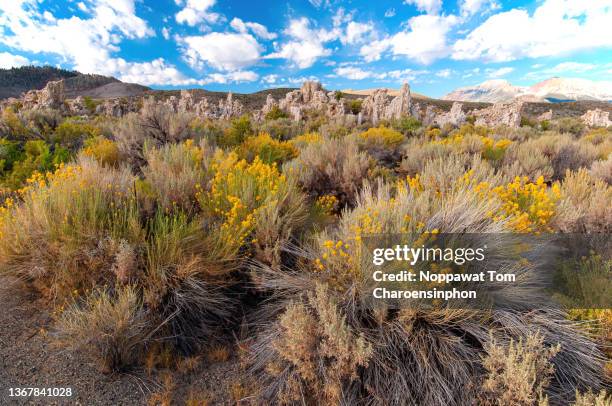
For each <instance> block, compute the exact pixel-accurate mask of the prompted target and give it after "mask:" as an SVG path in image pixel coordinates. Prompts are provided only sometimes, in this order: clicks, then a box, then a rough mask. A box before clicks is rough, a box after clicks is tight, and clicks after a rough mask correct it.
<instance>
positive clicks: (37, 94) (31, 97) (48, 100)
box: [22, 80, 66, 109]
mask: <svg viewBox="0 0 612 406" xmlns="http://www.w3.org/2000/svg"><path fill="white" fill-rule="evenodd" d="M65 99H66V95H65V93H64V81H63V80H57V81H52V82H48V83H47V85H46V86H45V87H44V88H43V89H41V90H30V91H29V92H27V93H25V94H24V95H23V97H22V101H23V106H24V107H25V108H27V109H62V108H63V107H64V100H65Z"/></svg>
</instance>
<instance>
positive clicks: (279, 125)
mask: <svg viewBox="0 0 612 406" xmlns="http://www.w3.org/2000/svg"><path fill="white" fill-rule="evenodd" d="M256 132H260V133H262V132H263V133H267V134H270V136H271V137H272V138H274V139H277V140H289V139H291V138H294V137H296V136H298V135H299V134H301V133H302V132H304V125H303V123H302V122H300V121H294V120H292V119H290V118H279V119H277V120H271V121H270V120H266V121H264V122H263V123H261V124H260V125H259V127H258V131H252V132H251V133H256ZM251 133H250V134H251Z"/></svg>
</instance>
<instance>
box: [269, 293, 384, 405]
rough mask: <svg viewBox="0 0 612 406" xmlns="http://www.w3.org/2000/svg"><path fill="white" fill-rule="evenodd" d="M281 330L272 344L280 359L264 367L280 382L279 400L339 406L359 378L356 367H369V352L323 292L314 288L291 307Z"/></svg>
mask: <svg viewBox="0 0 612 406" xmlns="http://www.w3.org/2000/svg"><path fill="white" fill-rule="evenodd" d="M279 327H280V331H279V332H278V338H276V340H275V342H274V344H273V345H274V348H275V350H276V352H277V353H278V359H277V360H274V362H273V363H272V364H270V365H268V367H267V370H268V371H269V372H271V373H272V374H276V375H277V376H282V381H281V386H280V387H279V388H278V389H277V391H278V394H276V396H277V397H278V400H279V401H280V402H281V403H283V404H290V403H293V402H297V401H302V402H303V401H304V400H306V399H317V400H319V401H324V402H326V403H330V404H340V403H342V401H343V400H345V398H344V396H345V394H344V393H343V392H344V387H345V386H346V385H348V384H350V382H351V381H353V380H355V379H356V378H357V374H356V371H357V369H358V368H359V367H363V366H366V365H367V362H368V360H369V358H370V357H371V355H372V347H371V345H370V344H369V343H368V342H367V341H366V340H365V338H364V337H363V335H356V334H355V333H354V332H353V331H352V330H351V328H350V327H349V326H348V325H347V323H346V320H345V318H344V316H342V314H341V313H340V312H339V310H338V308H337V305H336V303H334V301H333V298H332V297H330V295H329V294H328V292H327V291H326V288H325V287H324V286H323V285H318V286H317V287H316V289H315V291H314V292H313V293H311V294H309V295H308V296H307V298H304V299H303V301H301V302H298V303H290V304H289V305H288V306H287V308H286V309H285V311H284V313H283V314H282V315H281V316H280V318H279ZM305 394H308V395H306V396H305Z"/></svg>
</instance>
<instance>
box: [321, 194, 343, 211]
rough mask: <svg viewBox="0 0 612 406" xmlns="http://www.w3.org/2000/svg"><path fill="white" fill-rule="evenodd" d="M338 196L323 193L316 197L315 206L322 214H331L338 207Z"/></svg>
mask: <svg viewBox="0 0 612 406" xmlns="http://www.w3.org/2000/svg"><path fill="white" fill-rule="evenodd" d="M338 204H339V201H338V198H337V197H336V196H334V195H323V196H319V197H318V198H317V201H316V202H315V207H316V208H318V209H320V210H321V211H322V212H323V213H324V214H327V215H330V214H333V213H334V211H335V210H337V209H338Z"/></svg>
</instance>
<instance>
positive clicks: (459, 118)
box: [434, 102, 466, 127]
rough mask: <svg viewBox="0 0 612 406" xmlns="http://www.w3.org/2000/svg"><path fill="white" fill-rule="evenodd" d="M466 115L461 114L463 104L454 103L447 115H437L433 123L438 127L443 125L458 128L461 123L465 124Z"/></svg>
mask: <svg viewBox="0 0 612 406" xmlns="http://www.w3.org/2000/svg"><path fill="white" fill-rule="evenodd" d="M465 119H466V115H465V113H464V112H463V104H462V103H459V102H454V103H453V106H452V107H451V109H450V111H449V112H448V113H442V114H439V115H438V116H437V117H436V118H435V119H434V123H436V124H437V125H438V126H440V127H444V126H445V125H452V126H454V127H459V126H461V125H462V124H463V123H465Z"/></svg>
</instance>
